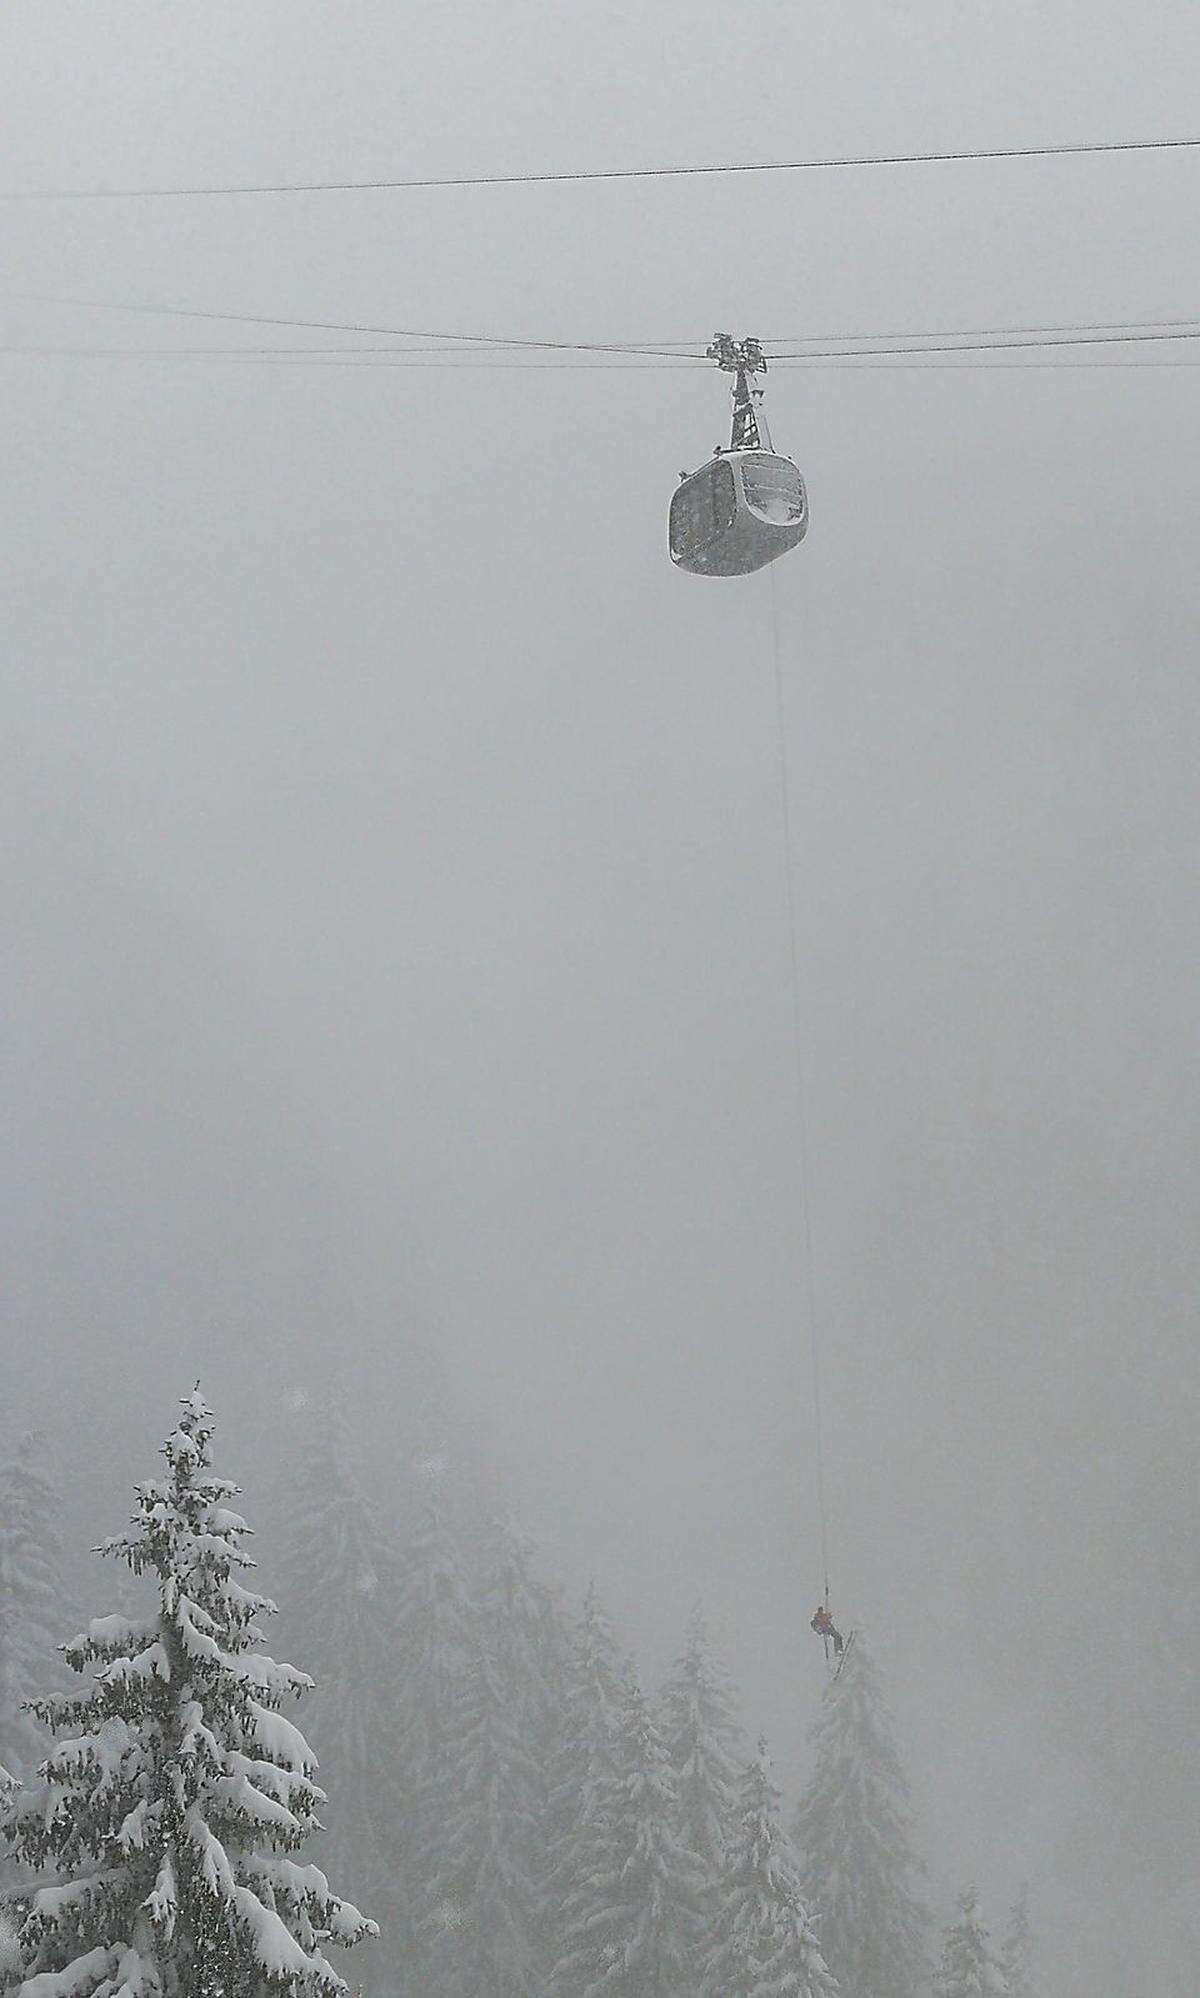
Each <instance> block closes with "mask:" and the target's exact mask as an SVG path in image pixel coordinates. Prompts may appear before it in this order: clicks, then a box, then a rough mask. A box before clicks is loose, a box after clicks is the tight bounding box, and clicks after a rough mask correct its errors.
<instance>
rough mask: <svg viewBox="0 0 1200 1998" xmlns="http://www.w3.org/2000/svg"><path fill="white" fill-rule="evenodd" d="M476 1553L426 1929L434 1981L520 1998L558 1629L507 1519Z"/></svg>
mask: <svg viewBox="0 0 1200 1998" xmlns="http://www.w3.org/2000/svg"><path fill="white" fill-rule="evenodd" d="M480 1553H481V1557H482V1559H481V1567H482V1576H483V1580H482V1585H481V1588H480V1593H479V1598H478V1601H477V1603H476V1605H475V1608H474V1612H473V1614H472V1617H471V1638H472V1654H471V1659H470V1663H469V1665H468V1668H467V1671H466V1674H465V1676H464V1678H463V1680H462V1683H461V1687H460V1693H459V1699H458V1703H457V1706H456V1710H455V1715H454V1727H453V1731H452V1734H451V1736H450V1737H449V1739H448V1740H447V1742H446V1745H445V1748H444V1750H443V1753H442V1762H441V1768H440V1770H439V1771H438V1772H437V1774H438V1776H439V1778H440V1780H441V1784H442V1790H443V1796H442V1804H441V1808H440V1814H439V1815H440V1825H439V1836H438V1846H439V1850H440V1859H441V1863H440V1866H439V1869H438V1872H437V1874H436V1876H435V1877H434V1879H433V1880H432V1882H431V1892H430V1900H429V1906H428V1909H427V1920H426V1933H427V1935H428V1936H429V1937H430V1941H431V1949H430V1956H431V1961H432V1963H433V1965H434V1968H435V1972H436V1978H437V1988H438V1989H439V1990H441V1991H446V1992H451V1993H454V1994H456V1998H493V1994H494V1998H508V1994H512V1998H520V1994H522V1993H524V1992H526V1991H527V1990H528V1988H529V1982H530V1977H531V1974H532V1970H533V1966H534V1961H535V1956H536V1950H537V1915H538V1893H537V1876H538V1869H539V1865H540V1862H541V1856H542V1852H543V1849H544V1839H545V1824H544V1811H545V1806H546V1800H547V1765H548V1758H549V1754H550V1749H551V1745H552V1741H553V1733H554V1728H553V1723H554V1702H555V1683H554V1681H555V1665H556V1663H557V1634H556V1630H555V1619H554V1607H553V1599H552V1597H551V1595H550V1592H549V1591H548V1590H547V1589H546V1588H545V1587H544V1586H543V1585H542V1584H541V1583H540V1582H539V1581H538V1580H537V1578H536V1577H535V1575H534V1573H533V1568H532V1563H531V1560H530V1556H529V1550H528V1548H527V1547H526V1545H525V1543H524V1542H523V1540H522V1539H521V1537H520V1535H519V1534H518V1533H517V1532H516V1530H515V1528H514V1527H513V1526H512V1524H511V1522H510V1521H508V1520H507V1519H500V1520H497V1521H495V1522H493V1523H492V1525H491V1526H490V1527H489V1529H488V1530H487V1531H486V1532H485V1534H484V1536H483V1542H482V1546H481V1549H480Z"/></svg>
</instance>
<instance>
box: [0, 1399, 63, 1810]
mask: <svg viewBox="0 0 1200 1998" xmlns="http://www.w3.org/2000/svg"><path fill="white" fill-rule="evenodd" d="M55 1515H56V1499H55V1492H54V1486H53V1484H52V1482H51V1479H50V1477H49V1475H48V1473H47V1470H46V1467H45V1456H44V1447H43V1444H42V1441H41V1439H40V1438H39V1437H38V1436H37V1435H35V1434H32V1433H31V1434H28V1435H26V1436H23V1437H22V1438H21V1440H20V1441H19V1443H18V1444H17V1447H16V1449H15V1450H14V1452H13V1454H12V1457H11V1458H10V1460H9V1462H8V1463H7V1464H6V1465H5V1468H4V1471H3V1473H2V1474H0V1766H2V1767H6V1768H8V1769H9V1770H10V1771H11V1773H12V1775H14V1776H16V1777H23V1778H26V1779H28V1778H31V1777H32V1775H33V1773H34V1770H35V1769H36V1768H37V1766H38V1764H39V1762H40V1761H41V1759H42V1757H43V1756H44V1755H45V1753H46V1750H47V1749H48V1747H49V1746H50V1739H49V1736H48V1735H47V1733H46V1731H45V1729H44V1728H43V1727H41V1726H40V1725H39V1723H38V1721H37V1719H36V1717H35V1716H34V1715H33V1714H31V1713H29V1712H28V1711H26V1710H25V1706H24V1703H25V1702H26V1701H27V1700H32V1699H33V1698H34V1697H35V1696H36V1695H37V1694H39V1693H45V1692H46V1691H48V1690H50V1689H51V1688H52V1687H55V1686H57V1685H58V1684H59V1682H60V1681H62V1679H63V1673H62V1670H61V1668H60V1666H59V1663H58V1658H57V1654H56V1651H55V1645H56V1643H57V1640H58V1637H59V1635H60V1633H61V1631H62V1629H63V1616H64V1610H65V1607H66V1599H65V1595H64V1590H63V1581H62V1547H61V1544H60V1541H59V1537H58V1532H57V1529H56V1527H55ZM67 1628H68V1629H69V1628H70V1626H69V1625H68V1626H67Z"/></svg>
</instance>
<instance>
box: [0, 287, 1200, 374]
mask: <svg viewBox="0 0 1200 1998" xmlns="http://www.w3.org/2000/svg"><path fill="white" fill-rule="evenodd" d="M7 296H8V297H10V298H14V299H17V300H20V301H27V302H36V303H43V304H52V305H69V306H74V307H78V308H81V309H84V310H88V311H100V312H128V313H134V314H138V315H144V316H148V317H155V318H168V319H199V320H204V321H208V322H214V323H223V324H229V325H238V326H275V327H288V328H292V329H295V330H298V331H302V332H310V333H314V332H316V333H353V334H357V335H359V336H361V337H365V338H373V339H393V340H409V341H418V340H423V341H436V342H439V343H443V342H445V343H451V351H454V350H456V349H458V348H469V349H471V350H474V351H485V350H489V351H493V352H501V351H509V350H511V351H513V352H519V353H555V354H606V355H625V356H631V357H634V358H637V359H643V360H650V361H689V362H701V361H703V360H705V359H706V358H707V357H706V356H705V355H704V354H703V353H702V352H701V351H691V352H688V351H684V348H685V346H686V343H676V344H671V343H668V342H665V341H663V342H652V341H641V342H636V343H635V342H624V343H622V342H617V341H611V342H599V341H572V340H547V339H540V338H530V337H527V336H517V335H497V334H490V333H457V332H453V333H451V332H445V331H440V330H430V329H429V328H428V327H419V328H418V327H405V326H381V325H374V324H368V323H365V322H362V321H346V320H331V319H297V318H291V317H287V316H285V315H283V314H281V313H274V314H266V313H252V312H217V311H213V310H211V309H209V308H207V307H202V306H190V305H143V304H130V303H128V302H126V301H123V300H117V299H95V298H77V297H67V296H63V295H61V294H56V293H46V292H18V293H14V292H10V293H8V294H7ZM1138 327H1141V328H1143V329H1144V330H1141V331H1138V330H1132V329H1135V328H1138ZM988 334H989V337H981V338H975V337H973V336H970V335H968V337H964V335H963V334H962V333H955V332H950V333H946V334H933V333H929V334H924V333H917V334H906V335H902V336H899V337H898V338H894V336H892V335H890V334H882V333H857V334H855V333H851V334H845V335H833V336H818V335H812V336H810V340H811V342H815V341H816V340H817V339H818V338H822V337H823V338H826V339H829V340H830V341H831V343H832V344H829V345H827V346H824V347H822V346H818V345H814V344H809V345H808V346H807V347H805V348H803V349H801V348H799V347H797V348H796V349H794V350H793V351H791V352H785V353H782V354H776V355H775V356H773V357H772V362H773V365H779V364H781V363H786V362H789V361H816V360H831V359H832V360H842V359H846V358H857V357H864V358H868V359H871V358H874V357H876V356H882V357H887V356H892V355H901V354H915V355H920V354H967V353H995V352H1008V351H1010V352H1021V351H1028V350H1030V349H1035V348H1044V349H1052V348H1057V347H1080V346H1124V345H1138V344H1144V343H1146V342H1149V341H1164V340H1165V341H1173V340H1179V341H1185V340H1187V341H1190V340H1196V339H1200V320H1197V319H1191V320H1184V319H1180V320H1174V319H1172V320H1166V321H1134V320H1131V321H1128V322H1125V324H1124V326H1121V325H1118V327H1117V329H1116V330H1112V328H1111V322H1107V321H1102V322H1091V323H1087V322H1080V323H1079V324H1077V325H1074V326H1072V325H1069V324H1068V325H1062V326H1056V327H1047V328H1042V329H1036V328H1033V329H1027V328H1012V329H1009V328H1005V327H997V328H994V329H988ZM1014 334H1015V335H1017V336H1018V337H1015V338H1014V337H1013V335H1014ZM1027 334H1028V335H1029V336H1030V337H1025V336H1026V335H1027ZM991 335H994V336H995V337H991ZM866 341H870V342H872V343H873V344H871V345H869V346H866V345H863V344H862V343H863V342H866ZM881 341H891V342H892V344H890V345H880V344H878V343H879V342H881ZM697 347H699V343H697ZM363 351H364V352H366V353H379V352H382V351H386V350H380V349H365V350H363ZM416 351H417V349H416V348H413V347H409V348H400V349H397V350H396V354H397V356H398V357H399V358H400V359H401V360H403V357H404V356H405V355H407V354H409V353H413V352H416ZM429 351H431V352H433V351H437V349H433V348H431V349H430V350H429Z"/></svg>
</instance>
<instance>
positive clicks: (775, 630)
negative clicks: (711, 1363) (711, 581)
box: [768, 568, 829, 1609]
mask: <svg viewBox="0 0 1200 1998" xmlns="http://www.w3.org/2000/svg"><path fill="white" fill-rule="evenodd" d="M768 581H769V585H770V592H771V640H772V656H773V659H774V668H775V719H776V732H777V738H778V748H779V804H780V816H781V820H782V832H783V876H784V882H785V886H786V895H787V919H788V938H789V944H790V953H791V986H792V1040H793V1056H794V1067H795V1095H796V1126H797V1135H798V1139H799V1143H798V1147H797V1150H798V1163H799V1173H798V1182H799V1183H798V1195H799V1207H800V1238H801V1251H802V1259H803V1263H804V1273H803V1279H802V1281H803V1285H804V1297H805V1306H806V1310H807V1314H808V1340H809V1354H810V1358H811V1362H812V1382H813V1430H814V1436H815V1441H816V1452H815V1461H816V1474H817V1475H816V1486H817V1512H818V1516H819V1519H820V1525H821V1568H822V1573H823V1576H824V1583H825V1595H824V1601H825V1607H826V1608H827V1609H828V1607H829V1524H828V1518H827V1512H826V1504H825V1451H824V1438H823V1433H822V1422H821V1364H820V1342H819V1338H818V1328H817V1299H816V1284H815V1281H814V1276H813V1246H812V1203H811V1197H810V1186H811V1173H810V1169H809V1139H808V1091H807V1084H806V1073H805V1065H804V1024H803V1010H802V1005H801V994H800V941H799V932H798V926H797V921H796V891H795V886H794V883H793V878H792V799H791V782H790V777H789V771H788V753H787V728H786V712H785V707H784V699H783V664H782V660H781V657H780V643H779V597H778V591H777V586H776V582H775V571H774V568H772V569H771V571H770V574H769V578H768Z"/></svg>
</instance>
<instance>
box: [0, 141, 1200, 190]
mask: <svg viewBox="0 0 1200 1998" xmlns="http://www.w3.org/2000/svg"><path fill="white" fill-rule="evenodd" d="M1197 148H1200V138H1179V139H1103V140H1081V141H1080V142H1078V143H1077V144H1074V145H1045V146H972V147H966V148H963V149H962V150H960V151H945V152H926V153H845V154H829V155H827V156H818V157H815V158H812V159H802V160H736V161H729V162H714V163H712V164H707V165H701V166H667V167H601V168H594V169H590V170H583V171H579V172H567V173H489V174H447V175H439V176H434V175H424V176H421V177H420V178H411V179H403V180H383V179H379V180H303V181H262V182H253V183H242V184H237V185H209V186H200V185H197V186H191V187H36V188H27V189H10V190H6V191H5V192H4V193H3V195H2V196H0V198H2V199H4V200H6V201H169V200H179V199H187V200H193V199H197V198H204V197H207V196H230V195H257V194H381V193H401V192H414V191H416V190H419V189H427V190H432V189H436V188H467V187H550V186H564V185H574V186H578V185H580V184H581V183H584V182H588V181H624V180H685V179H696V178H698V177H700V176H703V175H717V174H749V173H832V172H839V171H844V170H847V169H855V168H861V167H899V166H951V165H961V164H963V163H966V162H982V161H995V160H1043V159H1079V158H1084V157H1089V156H1090V157H1098V156H1101V155H1105V154H1115V153H1125V154H1134V153H1171V152H1192V151H1195V150H1196V149H1197Z"/></svg>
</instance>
